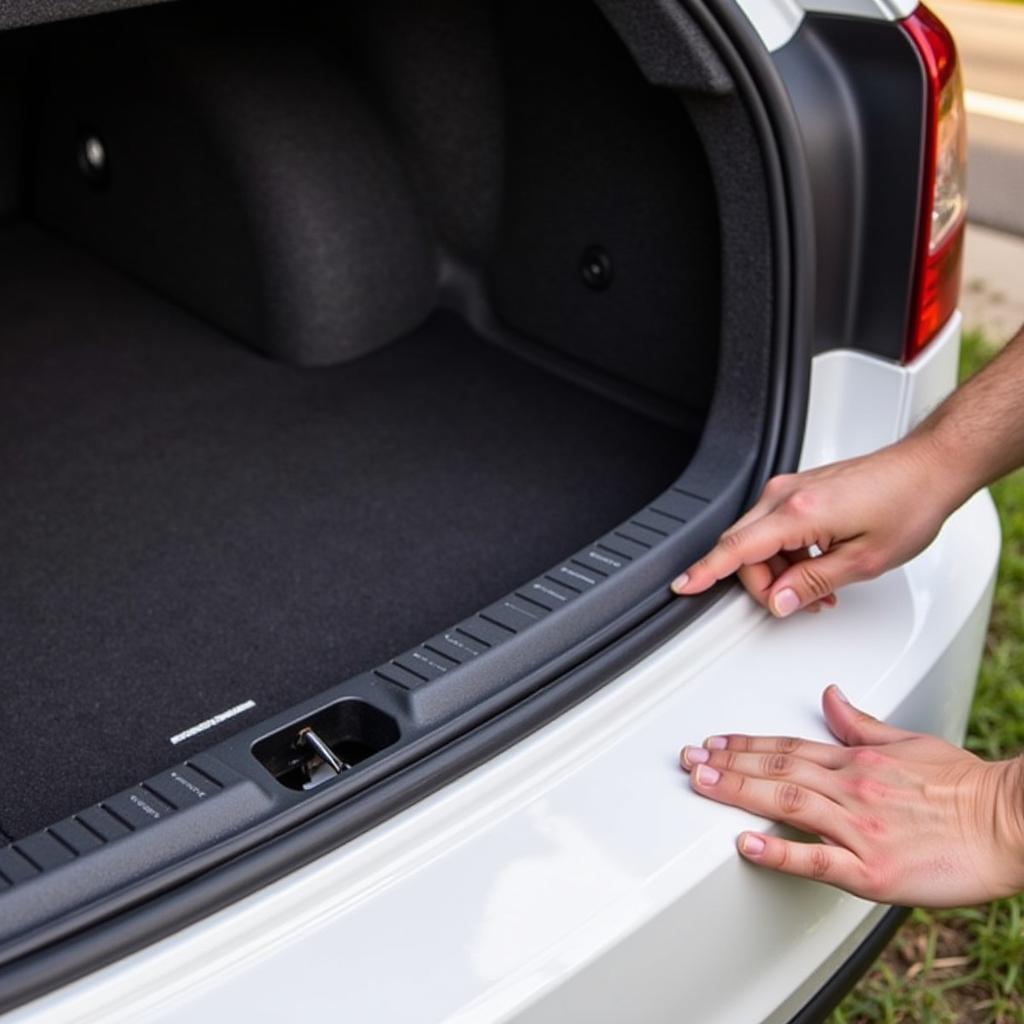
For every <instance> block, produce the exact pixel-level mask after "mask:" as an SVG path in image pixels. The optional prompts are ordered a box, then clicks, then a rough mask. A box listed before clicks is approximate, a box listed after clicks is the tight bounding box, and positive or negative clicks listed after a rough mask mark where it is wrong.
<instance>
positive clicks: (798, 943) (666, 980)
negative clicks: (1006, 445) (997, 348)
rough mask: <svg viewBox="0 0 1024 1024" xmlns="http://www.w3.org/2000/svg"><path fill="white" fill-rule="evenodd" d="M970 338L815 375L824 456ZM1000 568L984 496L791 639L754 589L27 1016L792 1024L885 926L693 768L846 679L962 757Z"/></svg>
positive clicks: (18, 1013) (30, 1020)
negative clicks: (708, 794) (512, 741)
mask: <svg viewBox="0 0 1024 1024" xmlns="http://www.w3.org/2000/svg"><path fill="white" fill-rule="evenodd" d="M959 331H960V324H959V318H958V317H956V318H954V319H953V320H952V321H951V322H950V323H949V324H948V325H947V326H946V328H945V329H944V331H943V332H942V335H941V337H940V338H939V340H938V341H937V342H935V343H934V346H933V347H932V348H931V349H930V350H929V352H928V354H927V355H926V356H923V357H922V358H921V359H920V360H919V361H918V362H916V363H915V364H913V366H912V367H910V368H906V367H901V366H897V365H895V364H891V363H887V362H885V361H883V360H879V359H875V358H872V357H870V356H865V355H863V354H861V353H856V352H833V353H828V354H826V355H822V356H819V357H817V359H816V360H815V364H814V372H813V377H812V391H811V404H810V415H809V420H808V433H807V440H806V445H805V450H804V458H803V461H804V463H805V464H807V465H810V464H814V463H815V462H818V461H821V460H822V459H828V458H835V457H840V456H843V455H849V454H855V453H857V452H860V451H864V450H868V449H870V448H872V447H877V446H878V445H879V444H884V443H887V442H888V441H892V440H894V439H895V438H896V437H897V436H898V434H899V433H900V431H902V430H903V429H905V427H906V426H907V424H909V423H911V422H913V421H914V420H915V419H917V418H918V417H919V416H920V415H921V414H922V412H923V411H924V410H925V409H927V408H929V407H930V406H931V405H933V404H934V403H935V402H936V401H937V400H938V399H939V398H940V397H941V395H942V394H944V393H945V392H947V391H948V390H949V389H950V388H951V387H952V385H953V371H954V369H955V365H956V357H957V350H958V347H959ZM998 547H999V535H998V523H997V520H996V516H995V511H994V507H993V505H992V502H991V499H990V498H989V496H988V494H987V493H981V494H979V495H976V496H975V497H974V498H973V499H971V501H969V502H968V503H967V504H966V505H965V506H964V507H963V508H962V509H961V510H960V511H959V512H957V513H956V514H955V515H954V516H953V517H952V518H951V519H950V520H949V522H948V523H947V524H946V526H945V527H944V529H943V530H942V532H941V533H940V535H939V537H938V538H937V540H936V541H935V543H934V544H933V545H932V546H931V547H930V548H929V549H928V550H927V551H925V552H924V553H923V554H922V555H921V556H919V557H918V558H916V559H915V560H914V561H913V562H911V563H909V564H908V565H906V566H905V567H903V568H901V569H899V570H896V571H894V572H892V573H889V574H888V575H886V576H884V577H883V578H881V579H879V580H876V581H874V582H872V583H867V584H862V585H859V586H855V587H850V588H848V589H847V590H845V591H844V592H843V594H842V596H841V599H840V602H839V606H838V608H837V609H836V610H834V611H831V612H827V613H824V614H821V615H818V616H797V617H796V618H795V619H793V620H790V621H787V622H777V621H774V620H772V619H770V618H769V617H768V616H766V615H765V614H764V613H763V612H762V611H761V610H760V609H759V608H758V607H757V606H756V605H755V604H754V603H753V602H752V601H751V600H750V599H749V598H747V597H746V596H745V595H744V594H743V593H742V592H741V591H740V590H739V588H736V589H735V590H733V591H732V592H731V593H729V594H728V595H727V596H726V597H724V598H723V599H722V600H721V601H719V602H718V603H717V604H716V605H715V606H714V607H713V608H711V609H710V610H709V611H708V612H707V613H706V614H705V615H703V616H702V617H701V618H700V619H699V620H697V621H696V622H695V623H693V624H691V625H690V626H688V627H687V628H686V629H684V630H682V631H681V632H680V633H679V634H677V635H676V636H674V637H673V638H671V639H670V640H669V641H668V642H666V643H665V644H664V645H662V646H661V647H660V648H658V649H657V650H656V651H654V652H653V653H652V654H651V655H649V656H648V657H647V658H645V659H644V660H643V661H641V662H640V663H639V664H637V665H636V666H634V667H633V668H631V669H629V670H628V671H626V672H624V673H623V674H622V675H621V676H620V677H619V678H617V679H616V680H614V681H613V682H612V683H610V684H609V685H608V686H606V687H605V688H603V689H602V690H600V691H599V692H598V693H596V694H595V695H593V696H592V697H590V698H589V699H588V700H586V701H584V702H582V703H581V704H580V705H578V706H577V707H575V708H573V709H572V710H570V711H568V712H566V713H565V714H563V715H562V716H560V717H559V718H558V719H557V720H556V721H555V722H553V723H552V724H550V725H548V726H546V727H545V728H543V729H541V730H539V731H537V732H536V733H534V734H533V735H531V736H529V737H527V738H526V739H525V740H523V741H522V742H520V743H518V744H516V745H515V746H514V747H513V748H511V749H510V750H508V751H506V752H505V753H503V754H501V755H499V756H497V757H495V758H493V759H492V760H491V761H489V762H487V763H486V764H485V765H483V766H481V767H480V768H478V769H476V770H475V771H473V772H471V773H469V774H467V775H466V776H464V777H463V778H461V779H459V780H458V781H456V782H454V783H452V784H451V785H448V786H447V787H445V788H444V789H443V790H441V791H439V792H438V793H436V794H434V795H432V796H430V797H428V798H427V799H424V800H422V801H421V802H419V803H418V804H416V805H415V806H414V807H412V808H410V809H408V810H406V811H405V812H403V813H402V814H400V815H398V816H396V817H394V818H393V819H391V820H390V821H388V822H387V823H385V824H383V825H380V826H378V827H377V828H375V829H373V830H372V831H370V832H368V833H366V834H365V835H363V836H361V837H359V838H358V839H356V840H354V841H352V842H350V843H348V844H347V845H345V846H343V847H342V848H340V849H338V850H335V851H334V852H332V853H330V854H328V855H327V856H324V857H322V858H320V859H318V860H317V861H315V862H314V863H312V864H310V865H307V866H305V867H303V868H300V869H298V870H296V871H295V872H294V873H292V874H291V875H289V876H287V877H286V878H283V879H281V880H279V881H277V882H275V883H273V884H271V885H268V886H267V887H266V888H265V889H263V890H261V891H259V892H257V893H255V894H253V895H251V896H249V897H247V898H245V899H243V900H240V901H239V902H237V903H235V904H233V905H232V906H229V907H227V908H225V909H223V910H221V911H218V912H216V913H214V914H212V915H210V916H209V917H208V918H206V919H205V920H203V921H201V922H199V923H197V924H194V925H192V926H190V927H188V928H186V929H184V930H182V931H181V932H179V933H177V934H175V935H173V936H171V937H169V938H166V939H164V940H162V941H160V942H157V943H155V944H153V945H151V946H149V947H148V948H146V949H144V950H142V951H140V952H138V953H135V954H133V955H131V956H128V957H126V958H124V959H123V960H121V961H119V962H118V963H116V964H113V965H110V966H108V967H106V968H104V969H102V970H99V971H97V972H95V973H94V974H92V975H90V976H88V977H86V978H83V979H81V980H79V981H77V982H75V983H73V984H70V985H68V986H66V987H64V988H62V989H60V990H58V991H55V992H53V993H50V994H49V995H47V996H45V997H42V998H40V999H38V1000H36V1001H34V1002H32V1003H29V1004H27V1005H25V1006H23V1007H21V1008H19V1009H18V1010H15V1011H14V1012H12V1013H11V1014H10V1015H9V1016H8V1017H7V1018H5V1020H6V1021H9V1024H58V1022H70V1021H96V1022H100V1021H102V1022H104V1024H114V1022H127V1021H131V1022H139V1021H154V1022H155V1021H160V1022H182V1024H184V1022H189V1024H192V1022H196V1021H213V1020H225V1019H226V1020H256V1021H259V1020H277V1019H292V1018H294V1017H297V1016H301V1017H302V1018H303V1019H305V1020H315V1019H320V1018H323V1019H328V1018H330V1019H342V1020H350V1019H351V1020H379V1021H387V1022H388V1024H402V1022H416V1024H424V1022H433V1021H446V1022H475V1021H511V1020H515V1021H524V1022H526V1021H529V1022H535V1024H540V1022H552V1024H553V1022H556V1021H558V1022H565V1021H588V1022H602V1021H607V1022H616V1024H621V1022H622V1021H625V1020H630V1021H643V1022H659V1021H673V1022H675V1021H678V1020H680V1019H682V1020H700V1021H702V1022H706V1024H716V1022H720V1024H743V1022H755V1021H762V1020H769V1021H772V1022H775V1021H778V1022H784V1021H786V1020H788V1019H790V1017H791V1016H792V1014H793V1013H795V1012H796V1011H797V1010H798V1009H799V1008H800V1007H801V1006H802V1005H803V1004H804V1003H805V1002H806V1001H807V999H808V998H809V997H810V996H811V995H813V993H814V992H815V991H816V990H817V989H818V988H819V987H820V986H821V984H823V982H824V981H825V980H827V978H828V977H829V976H830V975H831V974H832V973H833V972H834V971H835V970H836V968H837V967H838V966H839V965H840V963H841V962H842V961H843V960H844V959H845V957H846V956H848V955H849V954H850V953H851V952H852V951H853V949H854V948H855V947H856V946H857V945H858V943H859V942H860V941H861V940H862V939H863V938H864V936H865V935H866V934H867V933H868V931H869V930H870V928H871V926H872V925H873V924H874V923H875V922H876V921H877V920H878V918H879V916H880V915H881V913H882V908H879V907H877V906H875V905H873V904H870V903H867V902H864V901H862V900H859V899H855V898H853V897H851V896H847V895H845V894H842V893H840V892H838V891H835V890H832V889H829V888H827V887H824V886H821V885H817V884H814V883H809V882H802V881H799V880H796V879H792V878H784V877H781V876H776V875H772V874H770V873H768V872H764V871H760V870H758V869H756V868H754V867H752V866H750V865H748V864H746V863H744V862H743V861H741V860H740V858H739V857H738V855H737V853H736V850H735V845H734V844H735V837H736V835H737V833H739V832H740V831H741V830H742V829H744V828H747V827H751V826H754V827H761V826H763V825H764V823H763V822H761V821H759V820H758V819H756V818H754V817H752V816H751V815H749V814H746V813H744V812H741V811H738V810H736V809H733V808H728V807H724V806H721V805H717V804H714V803H712V802H710V801H707V800H703V799H701V798H699V797H697V796H696V795H695V794H693V793H692V792H691V791H690V789H689V786H688V785H687V782H686V777H685V776H684V775H683V773H682V772H681V771H680V769H679V767H678V764H677V760H676V758H677V751H678V749H679V747H680V746H681V745H682V744H683V743H686V742H699V741H700V740H702V739H703V738H704V737H705V736H707V735H708V734H710V733H715V732H722V731H750V732H768V733H785V734H793V733H795V734H800V735H807V736H812V737H817V738H820V739H826V738H827V732H826V730H825V728H824V726H823V724H822V721H821V718H820V714H819V696H820V693H821V690H822V689H823V687H824V686H825V685H826V684H827V683H829V682H833V681H834V682H838V683H840V684H841V685H842V687H843V689H844V690H845V691H846V693H847V694H849V696H850V697H851V698H852V699H853V700H854V701H855V702H857V703H860V704H863V705H864V706H865V707H867V708H868V709H870V710H871V711H873V712H874V713H876V714H878V715H880V716H882V717H886V718H889V719H892V720H895V721H897V722H899V723H901V724H904V725H907V726H912V727H915V728H920V729H926V730H930V731H933V732H936V733H940V734H942V735H944V736H947V737H949V738H951V739H956V740H959V739H960V738H961V737H962V735H963V732H964V729H965V724H966V720H967V713H968V707H969V703H970V698H971V693H972V688H973V687H972V684H973V680H974V675H975V672H976V669H977V664H978V659H979V656H980V650H981V645H982V642H983V639H984V633H985V627H986V622H987V617H988V611H989V605H990V601H991V594H992V587H993V580H994V575H995V569H996V563H997V557H998ZM968 555H969V557H967V556H968Z"/></svg>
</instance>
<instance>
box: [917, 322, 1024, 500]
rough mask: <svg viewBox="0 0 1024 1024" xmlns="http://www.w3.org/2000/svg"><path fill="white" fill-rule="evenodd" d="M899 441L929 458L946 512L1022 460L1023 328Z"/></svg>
mask: <svg viewBox="0 0 1024 1024" xmlns="http://www.w3.org/2000/svg"><path fill="white" fill-rule="evenodd" d="M904 444H905V445H906V448H907V450H908V452H912V453H914V454H915V455H917V456H918V457H920V458H923V459H925V460H927V461H930V463H931V467H932V469H933V472H934V480H935V486H936V489H937V490H938V491H939V492H940V493H941V494H943V497H944V498H945V500H946V502H947V504H948V505H949V508H948V511H949V512H952V511H953V509H955V508H957V507H959V506H960V505H961V504H963V502H964V501H966V500H967V499H968V498H969V497H970V496H971V495H972V494H973V493H974V492H975V491H977V490H979V489H980V488H982V487H984V486H986V485H987V484H990V483H992V482H993V481H995V480H998V479H999V478H1000V477H1001V476H1005V475H1006V474H1007V473H1009V472H1011V471H1012V470H1014V469H1017V468H1018V467H1019V466H1021V465H1024V329H1022V330H1021V331H1019V332H1018V333H1017V335H1016V336H1015V337H1014V339H1013V340H1012V341H1011V342H1010V343H1009V344H1008V345H1007V346H1006V348H1005V349H1004V350H1003V351H1002V352H1001V353H1000V354H999V355H998V356H996V357H995V359H993V360H992V362H990V363H989V364H988V365H987V366H986V367H985V368H984V369H983V370H981V371H980V372H978V373H977V374H975V376H973V377H972V378H971V379H970V380H969V381H967V382H966V383H965V384H964V385H963V386H962V387H961V388H959V389H958V390H957V391H956V392H954V393H953V394H952V395H951V396H950V397H949V398H948V399H946V401H945V402H943V403H942V405H940V406H939V407H938V408H937V409H936V410H935V411H934V412H933V413H932V414H931V415H930V416H929V417H928V418H927V419H926V420H925V421H924V422H923V423H921V424H920V426H918V427H917V429H915V430H914V431H913V433H912V434H910V435H909V436H908V437H907V439H906V441H905V442H904Z"/></svg>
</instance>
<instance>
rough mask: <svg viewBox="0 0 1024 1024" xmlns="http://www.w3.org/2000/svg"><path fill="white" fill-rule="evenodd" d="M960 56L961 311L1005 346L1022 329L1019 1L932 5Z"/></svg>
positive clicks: (1022, 28) (951, 0)
mask: <svg viewBox="0 0 1024 1024" xmlns="http://www.w3.org/2000/svg"><path fill="white" fill-rule="evenodd" d="M929 6H931V8H932V9H933V10H934V11H935V13H936V14H938V15H939V17H940V18H942V20H943V21H944V22H945V23H946V24H947V25H948V26H949V28H950V29H951V30H952V32H953V35H954V37H955V38H956V42H957V46H958V47H959V50H960V60H961V68H962V70H963V74H964V90H965V94H964V100H965V103H966V106H967V127H968V142H969V147H970V163H969V165H968V179H967V184H968V195H969V201H970V207H969V210H968V217H969V220H970V223H969V225H968V229H967V241H966V249H965V254H964V258H965V262H964V281H963V292H962V295H961V307H962V308H963V311H964V317H965V320H966V327H967V329H968V330H980V331H981V332H982V333H983V334H984V336H985V339H986V340H987V341H988V342H990V343H992V344H998V343H1000V342H1005V341H1007V340H1008V339H1009V337H1010V336H1011V335H1012V334H1013V333H1014V331H1015V330H1016V329H1017V328H1018V327H1019V326H1020V325H1021V324H1022V323H1024V2H1020V0H934V2H932V3H930V4H929Z"/></svg>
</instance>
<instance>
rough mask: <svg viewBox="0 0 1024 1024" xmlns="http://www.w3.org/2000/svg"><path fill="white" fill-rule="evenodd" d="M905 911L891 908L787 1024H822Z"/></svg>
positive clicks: (863, 973) (883, 944)
mask: <svg viewBox="0 0 1024 1024" xmlns="http://www.w3.org/2000/svg"><path fill="white" fill-rule="evenodd" d="M909 913H910V910H909V908H907V907H890V908H889V909H888V910H887V911H886V912H885V915H884V916H883V917H882V920H881V921H879V922H878V924H876V925H875V927H874V928H872V929H871V931H870V932H869V933H868V936H867V938H866V939H865V940H864V941H863V942H862V943H861V944H860V945H859V946H858V947H857V948H856V949H855V950H854V951H853V954H852V955H851V956H850V957H849V958H848V959H847V960H845V961H844V962H843V965H842V966H841V967H840V968H839V970H838V971H836V973H835V974H833V975H832V977H831V978H829V979H828V981H827V982H825V984H824V985H823V986H822V988H821V989H819V990H818V992H817V994H816V995H815V996H814V997H813V998H812V999H811V1001H810V1002H809V1003H808V1004H807V1005H806V1006H805V1007H804V1008H803V1009H802V1010H801V1011H800V1012H799V1013H798V1014H797V1015H796V1016H795V1017H793V1018H792V1020H791V1021H790V1024H821V1022H822V1021H824V1020H825V1018H826V1017H828V1015H829V1014H830V1013H831V1012H832V1011H833V1010H834V1009H835V1008H836V1007H837V1006H838V1005H839V1004H840V1003H841V1002H842V1001H843V998H844V997H845V996H846V994H847V993H848V992H849V991H850V990H851V989H852V988H853V986H854V985H856V984H857V982H858V981H860V979H861V978H862V977H863V976H864V975H865V974H866V973H867V971H868V968H870V967H871V965H872V964H873V963H874V962H875V961H876V960H877V959H878V957H879V955H880V954H881V952H882V950H883V949H885V947H886V946H887V945H889V942H890V940H891V939H892V937H893V936H894V935H895V934H896V932H897V931H898V930H899V927H900V925H901V924H903V922H904V921H905V920H906V919H907V915H909Z"/></svg>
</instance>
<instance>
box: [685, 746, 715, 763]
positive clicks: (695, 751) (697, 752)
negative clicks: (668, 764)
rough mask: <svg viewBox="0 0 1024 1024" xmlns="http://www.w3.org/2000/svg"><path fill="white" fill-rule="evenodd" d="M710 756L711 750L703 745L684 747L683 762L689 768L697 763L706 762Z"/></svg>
mask: <svg viewBox="0 0 1024 1024" xmlns="http://www.w3.org/2000/svg"><path fill="white" fill-rule="evenodd" d="M710 756H711V753H710V751H707V750H705V749H704V748H703V747H683V764H684V765H686V767H687V768H689V767H691V766H692V765H695V764H706V763H707V760H708V758H709V757H710Z"/></svg>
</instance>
